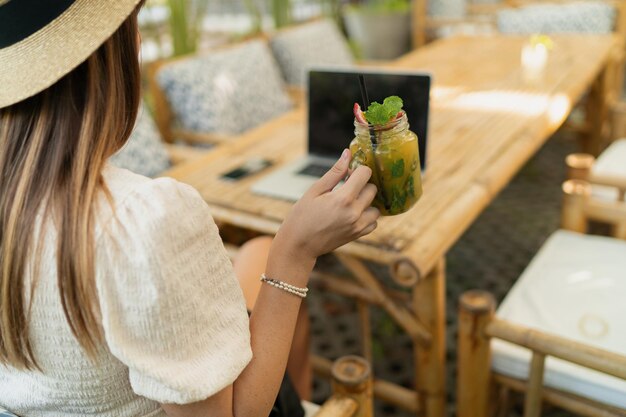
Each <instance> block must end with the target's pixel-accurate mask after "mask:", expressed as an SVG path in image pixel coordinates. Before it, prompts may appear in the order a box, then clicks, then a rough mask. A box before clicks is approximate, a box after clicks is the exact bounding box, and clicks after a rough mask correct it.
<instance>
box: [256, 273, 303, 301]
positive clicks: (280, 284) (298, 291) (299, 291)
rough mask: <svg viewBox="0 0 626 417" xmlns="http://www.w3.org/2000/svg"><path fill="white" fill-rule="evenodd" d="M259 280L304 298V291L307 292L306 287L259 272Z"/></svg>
mask: <svg viewBox="0 0 626 417" xmlns="http://www.w3.org/2000/svg"><path fill="white" fill-rule="evenodd" d="M261 281H262V282H265V283H266V284H269V285H271V286H272V287H276V288H278V289H281V290H283V291H287V292H288V293H291V294H293V295H297V296H298V297H300V298H306V293H307V292H309V289H308V288H300V287H296V286H295V285H291V284H287V283H286V282H283V281H279V280H277V279H273V278H268V277H267V276H265V274H261Z"/></svg>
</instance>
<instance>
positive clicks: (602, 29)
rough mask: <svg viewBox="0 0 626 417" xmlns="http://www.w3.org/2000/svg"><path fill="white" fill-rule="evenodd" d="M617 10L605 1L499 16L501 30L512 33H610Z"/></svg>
mask: <svg viewBox="0 0 626 417" xmlns="http://www.w3.org/2000/svg"><path fill="white" fill-rule="evenodd" d="M615 17H616V11H615V8H614V7H613V6H611V5H609V4H606V3H603V2H582V3H573V4H542V5H531V6H526V7H522V8H519V9H506V10H502V11H500V12H499V13H498V29H499V30H500V32H502V33H509V34H533V33H598V34H602V33H610V32H611V31H612V30H613V27H614V24H615Z"/></svg>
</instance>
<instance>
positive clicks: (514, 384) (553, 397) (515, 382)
mask: <svg viewBox="0 0 626 417" xmlns="http://www.w3.org/2000/svg"><path fill="white" fill-rule="evenodd" d="M493 378H494V380H495V381H496V382H497V383H498V384H499V385H502V386H506V387H508V388H510V389H512V390H514V391H517V392H522V393H523V392H525V391H526V381H521V380H519V379H515V378H511V377H508V376H504V375H501V374H497V373H494V374H493ZM542 396H543V400H544V401H545V402H547V403H550V404H553V405H555V406H557V407H560V408H562V409H564V410H567V411H569V412H572V413H575V414H576V415H580V416H583V417H626V410H619V409H617V408H615V407H611V406H607V405H605V404H601V403H598V402H596V401H592V400H589V399H587V398H582V397H579V396H576V395H573V394H569V393H564V392H562V391H558V390H555V389H553V388H548V387H544V389H543V392H542Z"/></svg>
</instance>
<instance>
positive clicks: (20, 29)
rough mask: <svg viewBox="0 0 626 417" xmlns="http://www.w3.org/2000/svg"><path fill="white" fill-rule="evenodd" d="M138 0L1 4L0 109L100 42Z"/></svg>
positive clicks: (54, 77) (53, 78)
mask: <svg viewBox="0 0 626 417" xmlns="http://www.w3.org/2000/svg"><path fill="white" fill-rule="evenodd" d="M139 1H140V0H0V28H1V29H0V108H2V107H6V106H10V105H11V104H15V103H17V102H19V101H22V100H24V99H26V98H28V97H31V96H33V95H35V94H37V93H39V92H41V91H43V90H45V89H46V88H48V87H49V86H51V85H52V84H54V83H55V82H57V81H58V80H59V79H61V78H62V77H63V76H64V75H66V74H67V73H69V72H70V71H72V70H73V69H74V68H76V67H77V66H78V65H80V64H81V63H82V62H83V61H85V60H86V59H87V58H88V57H89V56H90V55H91V54H92V53H93V52H94V51H95V50H96V49H98V47H99V46H100V45H102V44H103V43H104V41H106V40H107V39H108V38H109V37H110V36H111V35H112V34H113V33H114V32H115V31H116V30H117V28H118V27H120V26H121V24H122V23H123V22H124V20H126V18H127V17H128V16H129V15H130V14H131V13H132V11H133V10H134V9H135V6H136V5H137V4H138V3H139Z"/></svg>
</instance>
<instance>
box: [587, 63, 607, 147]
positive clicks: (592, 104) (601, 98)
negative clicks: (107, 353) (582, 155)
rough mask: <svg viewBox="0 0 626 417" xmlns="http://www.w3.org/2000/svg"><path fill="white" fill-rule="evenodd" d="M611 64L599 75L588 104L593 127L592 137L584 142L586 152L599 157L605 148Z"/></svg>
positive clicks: (588, 114)
mask: <svg viewBox="0 0 626 417" xmlns="http://www.w3.org/2000/svg"><path fill="white" fill-rule="evenodd" d="M610 64H611V63H610V62H609V63H607V64H606V65H605V66H604V67H603V68H602V70H601V72H600V74H598V78H597V79H596V80H595V82H594V83H593V84H592V86H591V89H590V90H589V95H588V98H587V102H586V109H585V113H586V117H587V124H588V125H589V126H590V127H591V131H590V135H589V136H587V137H586V138H585V141H584V142H583V149H584V152H586V153H590V154H592V155H595V156H597V155H599V154H600V152H601V151H602V148H603V146H604V143H603V142H604V138H605V133H606V132H605V128H606V120H607V115H608V100H607V94H609V93H610V92H609V91H608V90H609V88H610V80H609V79H608V78H609V77H608V72H610V69H609V67H610Z"/></svg>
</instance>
